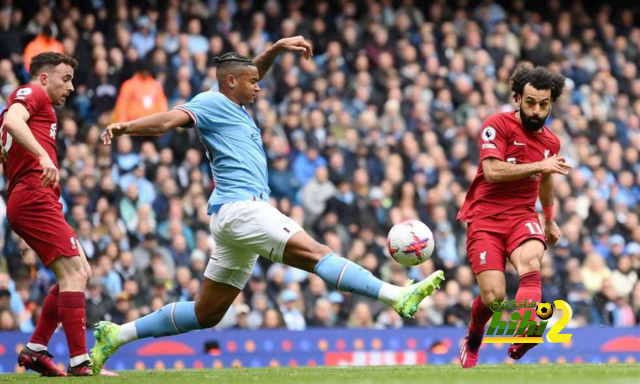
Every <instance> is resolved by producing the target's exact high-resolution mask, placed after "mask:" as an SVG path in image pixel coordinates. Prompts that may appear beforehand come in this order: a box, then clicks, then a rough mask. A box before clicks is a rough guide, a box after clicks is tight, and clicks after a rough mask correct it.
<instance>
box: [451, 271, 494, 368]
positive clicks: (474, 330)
mask: <svg viewBox="0 0 640 384" xmlns="http://www.w3.org/2000/svg"><path fill="white" fill-rule="evenodd" d="M476 280H477V281H478V285H479V286H480V296H478V297H476V298H475V300H474V301H473V305H472V307H471V321H470V323H469V327H468V328H467V333H466V335H465V336H464V339H463V340H462V344H461V345H460V365H462V368H473V367H475V366H476V365H477V364H478V358H479V356H480V346H481V345H482V339H483V337H484V329H485V326H486V325H487V321H489V319H490V318H491V316H493V312H492V311H491V309H490V307H489V306H490V305H491V303H493V301H494V300H498V301H500V302H502V300H504V297H505V279H504V273H503V272H502V271H497V270H487V271H483V272H480V273H479V274H478V275H476Z"/></svg>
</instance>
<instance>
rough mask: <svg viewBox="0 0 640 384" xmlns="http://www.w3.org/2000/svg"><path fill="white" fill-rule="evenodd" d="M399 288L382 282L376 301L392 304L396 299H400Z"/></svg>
mask: <svg viewBox="0 0 640 384" xmlns="http://www.w3.org/2000/svg"><path fill="white" fill-rule="evenodd" d="M400 290H401V288H400V287H398V286H395V285H392V284H389V283H384V282H383V283H382V287H381V288H380V292H379V293H378V301H381V302H383V303H385V304H387V305H393V304H394V303H395V302H396V301H398V299H400Z"/></svg>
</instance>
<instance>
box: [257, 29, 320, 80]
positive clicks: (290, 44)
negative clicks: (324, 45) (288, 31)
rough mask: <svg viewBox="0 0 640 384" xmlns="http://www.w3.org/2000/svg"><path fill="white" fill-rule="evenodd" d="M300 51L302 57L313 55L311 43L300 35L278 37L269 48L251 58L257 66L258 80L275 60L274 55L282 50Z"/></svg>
mask: <svg viewBox="0 0 640 384" xmlns="http://www.w3.org/2000/svg"><path fill="white" fill-rule="evenodd" d="M283 49H284V50H287V51H294V52H301V53H302V54H303V55H304V58H305V59H307V60H309V59H310V58H311V56H313V48H312V47H311V44H310V43H309V42H308V41H306V40H305V39H304V37H302V36H296V37H289V38H286V39H280V40H278V41H277V42H276V43H275V44H273V45H272V46H271V47H270V48H269V49H267V50H266V51H264V52H262V53H261V54H259V55H258V56H256V58H255V59H253V63H254V64H255V65H256V67H258V73H259V75H260V80H262V78H263V77H264V75H266V74H267V72H269V68H271V65H272V64H273V62H274V61H275V60H276V57H278V55H279V54H280V52H282V50H283Z"/></svg>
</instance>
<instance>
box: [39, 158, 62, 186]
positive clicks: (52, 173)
mask: <svg viewBox="0 0 640 384" xmlns="http://www.w3.org/2000/svg"><path fill="white" fill-rule="evenodd" d="M40 166H41V167H42V176H40V181H41V182H42V186H43V187H48V186H50V185H52V186H53V188H54V189H55V188H58V183H59V182H60V174H59V173H58V168H56V166H55V165H54V164H53V161H51V158H50V157H49V156H44V157H41V158H40Z"/></svg>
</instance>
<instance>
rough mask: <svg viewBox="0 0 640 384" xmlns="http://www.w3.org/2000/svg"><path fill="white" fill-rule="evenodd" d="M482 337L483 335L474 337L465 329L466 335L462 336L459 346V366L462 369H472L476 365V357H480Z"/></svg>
mask: <svg viewBox="0 0 640 384" xmlns="http://www.w3.org/2000/svg"><path fill="white" fill-rule="evenodd" d="M483 337H484V335H481V336H477V335H474V334H473V333H471V332H470V331H469V328H467V334H466V335H464V339H462V345H461V346H460V364H461V365H462V368H473V367H475V366H476V365H478V355H480V346H481V345H482V338H483Z"/></svg>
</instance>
